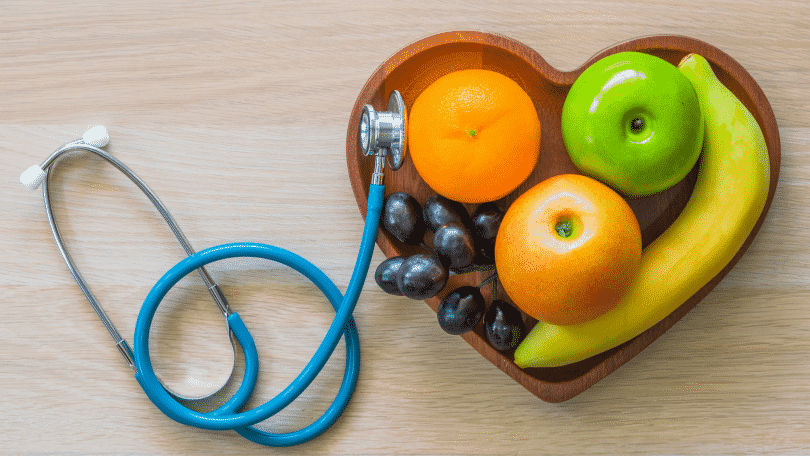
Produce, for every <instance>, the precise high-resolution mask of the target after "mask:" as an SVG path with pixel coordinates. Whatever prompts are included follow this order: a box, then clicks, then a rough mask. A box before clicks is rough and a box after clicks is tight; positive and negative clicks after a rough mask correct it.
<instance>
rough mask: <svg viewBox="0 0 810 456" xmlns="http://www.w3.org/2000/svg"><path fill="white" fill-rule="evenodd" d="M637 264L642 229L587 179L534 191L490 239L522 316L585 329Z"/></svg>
mask: <svg viewBox="0 0 810 456" xmlns="http://www.w3.org/2000/svg"><path fill="white" fill-rule="evenodd" d="M640 262H641V230H640V229H639V224H638V220H637V219H636V216H635V214H634V213H633V210H632V209H631V208H630V206H629V205H628V204H627V202H626V201H625V200H624V199H623V198H622V197H621V196H619V194H618V193H616V192H615V191H613V190H612V189H610V188H609V187H608V186H606V185H605V184H603V183H601V182H599V181H597V180H595V179H592V178H590V177H586V176H580V175H575V174H564V175H559V176H554V177H551V178H549V179H546V180H544V181H543V182H540V183H539V184H537V185H535V186H534V187H532V188H531V189H529V190H528V191H526V193H524V194H523V195H521V196H520V197H519V198H518V199H517V200H515V202H514V203H512V205H511V206H510V207H509V209H508V210H507V211H506V215H505V216H504V218H503V221H502V222H501V227H500V229H499V230H498V235H497V237H496V240H495V267H496V269H497V271H498V279H499V280H500V282H501V284H502V286H503V289H504V291H506V294H507V295H509V297H510V298H511V299H512V301H513V302H514V303H515V305H517V306H518V307H519V308H520V309H521V310H522V311H524V312H525V313H526V314H528V315H531V316H532V317H534V318H536V319H537V320H539V321H542V322H547V323H552V324H555V325H572V324H578V323H584V322H586V321H588V320H592V319H594V318H596V317H598V316H599V315H602V314H603V313H605V312H607V311H608V310H610V309H611V308H613V306H615V304H616V303H617V302H618V300H619V299H620V298H621V297H622V296H623V295H624V294H625V293H626V292H627V289H628V287H629V286H630V283H631V282H632V281H633V279H634V278H635V275H636V273H637V272H638V270H639V265H640Z"/></svg>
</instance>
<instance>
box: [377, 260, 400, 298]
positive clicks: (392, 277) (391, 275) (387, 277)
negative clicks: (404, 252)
mask: <svg viewBox="0 0 810 456" xmlns="http://www.w3.org/2000/svg"><path fill="white" fill-rule="evenodd" d="M404 262H405V257H402V256H395V257H391V258H388V259H387V260H385V261H383V262H382V263H380V265H379V266H377V270H376V271H375V272H374V280H375V281H376V282H377V285H379V286H380V288H382V290H383V291H384V292H386V293H388V294H391V295H395V296H402V292H401V291H399V285H397V276H398V275H399V268H400V267H402V263H404Z"/></svg>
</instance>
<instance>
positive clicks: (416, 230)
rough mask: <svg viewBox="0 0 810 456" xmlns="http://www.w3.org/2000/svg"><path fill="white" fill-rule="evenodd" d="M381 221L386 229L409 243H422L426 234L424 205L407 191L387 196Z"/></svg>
mask: <svg viewBox="0 0 810 456" xmlns="http://www.w3.org/2000/svg"><path fill="white" fill-rule="evenodd" d="M380 222H381V223H382V226H383V228H385V230H386V231H388V232H389V233H391V234H392V235H393V236H394V237H395V238H397V239H399V240H400V241H401V242H404V243H406V244H409V245H416V244H419V243H421V242H422V238H423V237H424V236H425V231H426V228H425V220H424V216H423V214H422V206H420V205H419V202H418V201H416V198H414V197H413V196H411V195H409V194H407V193H405V192H396V193H392V194H390V195H388V196H387V197H386V198H385V205H384V206H383V212H382V216H381V218H380Z"/></svg>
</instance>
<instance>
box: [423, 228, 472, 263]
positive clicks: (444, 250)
mask: <svg viewBox="0 0 810 456" xmlns="http://www.w3.org/2000/svg"><path fill="white" fill-rule="evenodd" d="M433 250H434V251H435V252H436V255H437V256H438V257H439V260H441V262H442V264H444V265H446V266H447V267H448V268H450V269H460V268H464V267H467V266H469V265H471V264H472V262H473V259H475V242H474V239H473V236H472V233H470V231H469V230H468V229H467V228H466V227H465V226H464V225H462V224H461V223H458V222H450V223H446V224H444V225H442V226H441V227H440V228H439V229H438V230H436V233H434V235H433Z"/></svg>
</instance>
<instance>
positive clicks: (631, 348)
mask: <svg viewBox="0 0 810 456" xmlns="http://www.w3.org/2000/svg"><path fill="white" fill-rule="evenodd" d="M621 51H639V52H646V53H649V54H653V55H656V56H658V57H661V58H663V59H665V60H667V61H669V62H670V63H672V64H675V65H677V64H678V62H679V61H680V60H681V58H683V57H684V56H685V55H686V54H689V53H697V54H700V55H702V56H703V57H705V58H706V59H707V60H708V61H709V62H710V63H711V65H712V69H713V70H714V72H715V74H716V75H717V77H718V78H719V79H720V80H721V81H722V82H723V84H725V85H726V87H728V88H729V89H730V90H731V91H732V92H733V93H734V94H735V95H736V96H737V97H738V98H740V99H741V100H742V102H743V103H744V104H745V106H746V107H747V108H748V109H749V110H750V111H751V113H753V115H754V117H755V118H756V120H757V122H758V123H759V125H760V127H761V128H762V132H763V134H764V135H765V141H766V143H767V145H768V152H769V154H770V162H771V181H770V189H769V191H768V201H767V203H766V205H765V209H764V210H763V212H762V215H761V216H760V217H759V220H758V221H757V224H756V226H755V227H754V229H753V231H752V232H751V234H750V235H749V236H748V238H747V240H746V241H745V243H744V244H743V246H742V247H741V248H740V250H739V251H738V252H737V255H736V256H735V257H734V259H733V260H732V261H731V263H729V264H728V266H726V267H725V268H724V269H723V270H722V271H721V272H720V273H719V274H717V276H715V277H714V278H713V279H712V280H711V281H709V283H708V284H706V286H704V287H703V288H701V289H700V291H698V292H697V293H696V294H695V295H694V296H692V297H691V298H690V299H689V300H688V301H686V302H685V303H683V305H681V306H680V307H679V308H678V309H677V310H676V311H675V312H673V313H672V314H670V315H669V316H668V317H667V318H665V319H664V320H662V321H661V322H659V323H658V324H657V325H655V326H653V327H652V328H650V329H648V330H647V331H645V332H644V333H642V334H641V335H639V336H638V337H636V338H635V339H633V340H631V341H628V342H627V343H625V344H623V345H620V346H618V347H616V348H613V349H611V350H609V351H607V352H604V353H602V354H600V355H597V356H594V357H592V358H589V359H586V360H584V361H580V362H578V363H575V364H570V365H567V366H562V367H556V368H534V369H520V368H518V367H517V366H516V365H515V364H514V362H513V353H499V352H498V351H496V350H495V349H493V348H492V347H491V346H490V345H489V343H488V342H487V341H486V338H485V337H484V334H483V325H482V324H481V323H479V324H478V325H477V327H476V328H475V329H474V330H473V331H471V332H469V333H467V334H464V335H463V336H462V337H463V338H464V340H466V341H467V342H468V343H469V344H470V345H472V346H473V347H474V348H475V349H476V350H477V351H478V352H479V353H481V354H482V355H483V356H484V357H485V358H486V359H488V360H489V361H491V362H492V363H493V364H495V365H496V366H498V367H499V368H500V369H501V370H503V371H504V372H506V373H507V374H508V375H509V376H511V377H512V378H513V379H514V380H515V381H517V382H518V383H520V384H521V385H523V386H524V387H525V388H526V389H528V390H529V391H531V392H532V393H533V394H535V395H536V396H537V397H539V398H540V399H542V400H544V401H547V402H562V401H565V400H568V399H570V398H572V397H574V396H576V395H577V394H579V393H581V392H583V391H584V390H586V389H587V388H589V387H590V386H591V385H593V384H594V383H596V382H597V381H599V380H601V379H602V378H604V377H605V376H607V375H608V374H610V373H611V372H613V371H614V370H616V369H617V368H619V366H621V365H622V364H624V363H625V362H627V361H628V360H630V359H631V358H632V357H634V356H635V355H637V354H638V353H640V352H641V350H643V349H644V348H645V347H646V346H647V345H649V344H650V343H652V342H653V341H654V340H655V339H657V338H658V336H660V335H661V334H663V333H664V332H666V331H667V330H668V329H669V328H670V327H672V325H673V324H675V322H677V321H678V320H679V319H680V318H681V317H683V316H684V315H685V314H686V313H687V312H689V311H690V310H691V309H692V308H694V307H695V305H697V303H698V302H700V301H701V300H702V299H703V298H704V297H705V296H706V295H707V294H708V293H709V292H710V291H711V290H712V289H713V288H714V287H715V286H716V285H717V284H718V283H719V282H720V280H722V279H723V277H724V276H725V275H726V274H727V273H728V271H730V270H731V268H733V267H734V265H735V264H736V263H737V261H738V260H739V259H740V257H741V256H742V255H743V254H744V253H745V251H746V250H747V249H748V246H749V245H750V244H751V242H752V241H753V239H754V236H756V234H757V232H758V231H759V228H760V226H761V225H762V222H763V220H764V219H765V216H766V214H767V212H768V208H769V207H770V205H771V201H772V200H773V196H774V193H775V191H776V184H777V180H778V178H779V164H780V142H779V131H778V128H777V125H776V119H775V118H774V115H773V111H772V110H771V106H770V104H769V103H768V99H767V98H766V97H765V94H764V93H763V92H762V89H761V88H760V87H759V86H758V85H757V83H756V82H755V81H754V79H753V78H752V77H751V75H750V74H748V72H747V71H746V70H745V69H744V68H743V67H742V66H741V65H740V64H739V63H737V62H736V61H735V60H734V59H732V58H731V57H730V56H728V55H727V54H725V53H724V52H723V51H721V50H719V49H717V48H715V47H714V46H711V45H710V44H707V43H705V42H702V41H699V40H696V39H692V38H688V37H683V36H649V37H644V38H638V39H634V40H630V41H626V42H623V43H620V44H617V45H615V46H613V47H611V48H608V49H605V50H603V51H601V52H599V53H597V54H596V55H594V56H593V57H591V58H590V59H589V60H588V61H587V62H586V63H585V64H584V65H582V66H581V67H580V68H578V69H576V70H574V71H571V72H561V71H558V70H556V69H554V68H552V67H551V66H550V65H549V64H548V63H546V61H545V60H543V58H542V57H541V56H540V55H539V54H538V53H537V52H535V51H534V50H532V49H531V48H529V47H527V46H526V45H524V44H522V43H519V42H517V41H515V40H512V39H510V38H506V37H504V36H500V35H494V34H489V33H482V32H472V31H470V32H467V31H464V32H448V33H441V34H438V35H433V36H430V37H428V38H425V39H422V40H420V41H418V42H415V43H413V44H411V45H409V46H407V47H405V48H404V49H402V50H401V51H399V52H397V53H396V54H394V55H393V56H392V57H391V58H389V59H388V60H386V61H385V63H383V64H382V65H380V67H379V68H378V69H377V70H376V71H375V72H374V74H373V75H372V76H371V77H370V78H369V80H368V82H366V85H365V86H364V87H363V90H362V91H361V92H360V95H359V96H358V98H357V102H356V103H355V105H354V108H353V110H352V117H351V120H350V122H349V127H348V133H347V136H346V158H347V160H348V167H349V177H350V179H351V184H352V188H353V190H354V195H355V197H356V198H357V204H358V206H359V208H360V212H361V214H365V211H366V201H367V197H368V188H369V183H370V179H371V173H372V171H373V162H374V160H373V159H371V158H369V157H364V156H363V154H362V152H361V150H360V145H359V140H358V134H357V132H358V126H359V122H360V112H361V110H362V108H363V105H365V104H371V105H373V106H374V107H375V108H376V109H378V110H379V109H381V110H384V109H385V108H386V105H387V100H388V96H389V94H390V93H391V91H392V90H399V91H400V92H401V93H402V96H403V98H404V100H405V104H406V106H407V107H408V108H410V106H412V105H413V102H414V101H415V100H416V98H417V97H418V96H419V94H420V93H421V92H422V91H423V90H424V89H425V88H426V87H427V86H428V85H430V84H431V83H432V82H433V81H435V80H436V79H438V78H439V77H441V76H443V75H445V74H448V73H450V72H453V71H457V70H462V69H468V68H483V69H488V70H493V71H497V72H499V73H502V74H504V75H506V76H508V77H510V78H512V79H513V80H514V81H516V82H517V83H518V84H519V85H520V86H521V87H522V88H523V89H524V90H525V91H526V92H527V93H528V94H529V96H530V97H531V98H532V100H533V101H534V105H535V107H536V108H537V114H538V116H539V118H540V122H541V124H542V135H541V145H540V147H541V149H540V160H539V163H538V165H537V168H536V169H535V171H534V172H533V173H532V175H531V176H530V177H529V178H528V180H527V181H526V182H524V183H523V184H522V185H521V186H520V187H518V189H517V190H515V191H514V192H513V193H511V194H510V195H508V196H506V197H505V198H503V199H501V200H499V201H498V202H497V203H498V205H499V206H500V207H501V208H502V209H504V210H506V209H507V208H508V206H509V204H511V203H512V202H513V201H514V200H515V199H516V198H517V197H518V196H520V195H521V194H522V193H523V192H525V191H526V190H528V189H529V188H531V187H532V186H534V185H535V184H537V183H539V182H541V181H542V180H544V179H546V178H548V177H551V176H554V175H557V174H563V173H578V171H577V169H576V168H575V167H574V165H573V164H572V163H571V161H570V159H569V158H568V154H567V152H566V150H565V146H564V145H563V140H562V133H561V131H560V117H561V113H562V106H563V102H564V101H565V97H566V95H567V94H568V90H569V89H570V88H571V85H572V84H573V83H574V81H575V80H576V78H577V77H578V76H579V75H580V74H581V73H582V72H583V71H584V70H585V69H586V68H587V67H588V66H589V65H591V64H592V63H594V62H596V61H597V60H599V59H601V58H603V57H605V56H607V55H610V54H615V53H617V52H621ZM697 168H698V166H696V167H695V169H693V170H692V172H691V173H690V174H689V175H688V176H687V177H686V178H685V179H684V180H683V181H682V182H680V183H679V184H677V185H675V186H674V187H673V188H671V189H669V190H667V191H665V192H662V193H660V194H657V195H653V196H650V197H646V198H639V199H628V200H627V201H628V203H629V204H630V206H631V207H632V208H633V211H634V212H635V214H636V216H637V218H638V221H639V224H640V225H641V229H642V244H643V245H644V246H646V245H647V244H649V243H650V242H651V241H652V240H653V239H655V238H656V237H657V236H658V235H660V234H661V233H662V232H663V231H664V230H665V229H666V228H667V227H668V226H669V225H670V224H671V223H672V222H673V221H674V220H675V219H676V218H677V217H678V215H679V214H680V212H681V210H682V209H683V207H684V206H685V205H686V202H687V200H688V199H689V196H690V195H691V192H692V188H693V187H694V184H695V178H696V176H697ZM385 184H386V194H390V193H393V192H396V191H405V192H408V193H410V194H412V195H414V196H415V197H416V199H417V200H418V201H419V202H420V204H424V203H425V200H426V199H427V198H428V197H429V196H431V195H433V194H435V192H434V191H433V190H432V189H431V188H430V187H428V185H427V184H425V182H424V181H423V180H422V178H421V177H420V176H419V174H418V173H417V172H416V168H415V167H414V166H413V163H412V162H411V161H410V160H409V159H408V158H407V156H406V158H405V163H404V165H403V166H402V168H400V169H399V170H397V171H391V170H388V171H387V172H386V177H385ZM467 209H468V211H469V212H470V213H472V211H473V210H474V209H475V206H473V205H467ZM377 244H378V245H379V247H380V249H381V250H382V251H383V253H385V255H386V256H387V257H392V256H396V255H411V254H414V253H418V252H419V251H422V248H421V247H413V246H408V245H405V244H403V243H401V242H399V241H397V240H396V239H395V238H394V237H393V236H391V235H389V234H388V233H387V232H385V231H384V230H382V229H381V230H380V232H379V233H378V236H377ZM490 274H491V272H489V273H485V272H472V273H468V274H463V275H455V276H451V278H450V280H449V281H448V284H447V285H446V286H445V288H444V290H442V292H441V293H439V294H438V295H437V296H436V297H434V298H431V299H428V300H427V301H426V303H427V304H428V305H429V306H430V307H431V308H432V309H433V310H434V311H436V309H437V308H438V306H439V303H440V302H441V299H442V298H443V297H444V296H445V295H446V294H447V293H449V292H450V291H451V290H453V289H455V288H456V287H458V286H460V285H462V284H470V285H478V284H479V283H481V281H482V280H484V279H485V278H486V277H487V276H488V275H490ZM489 289H490V287H484V288H482V291H483V292H484V296H485V297H486V298H487V302H490V301H491V299H492V296H491V292H489V291H488V290H489ZM488 293H489V295H488ZM498 297H499V298H501V299H506V300H508V297H507V296H506V295H505V293H503V292H501V293H500V294H499V295H498ZM403 299H405V298H403ZM524 321H525V322H526V324H527V328H531V327H532V326H533V325H534V324H535V323H536V321H535V320H533V319H531V318H530V317H526V316H525V315H524ZM437 324H438V323H437Z"/></svg>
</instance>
